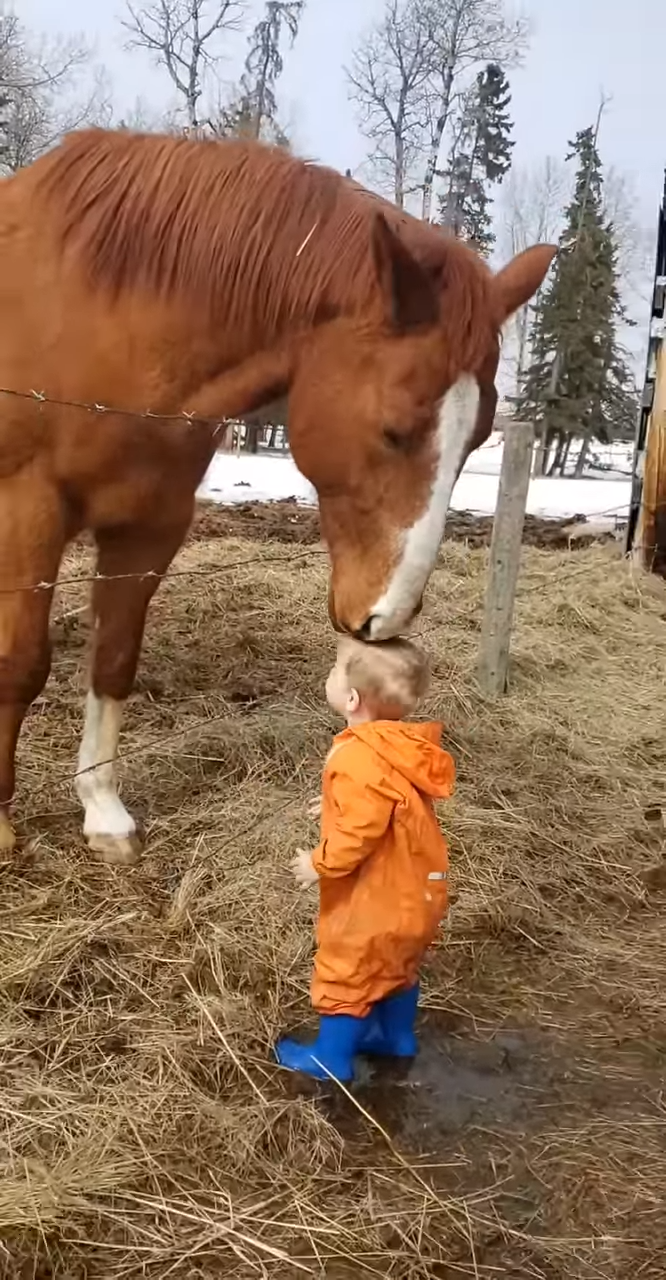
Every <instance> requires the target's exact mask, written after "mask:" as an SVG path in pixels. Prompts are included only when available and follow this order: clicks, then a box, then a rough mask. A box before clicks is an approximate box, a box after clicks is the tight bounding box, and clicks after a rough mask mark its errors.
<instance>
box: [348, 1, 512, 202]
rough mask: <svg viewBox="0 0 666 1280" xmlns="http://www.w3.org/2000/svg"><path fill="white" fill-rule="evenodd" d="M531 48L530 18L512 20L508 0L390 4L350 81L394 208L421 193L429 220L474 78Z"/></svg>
mask: <svg viewBox="0 0 666 1280" xmlns="http://www.w3.org/2000/svg"><path fill="white" fill-rule="evenodd" d="M526 42H527V24H526V22H525V20H524V19H523V18H520V17H512V16H510V15H507V14H506V12H505V7H504V0H386V8H385V11H384V15H383V17H382V18H381V19H380V20H379V21H378V22H376V23H375V24H374V25H373V26H372V27H371V28H370V30H369V31H368V33H367V34H366V36H365V37H364V38H363V40H362V41H361V43H360V45H359V47H358V49H357V50H356V52H355V54H354V57H353V61H352V65H351V68H350V69H349V70H348V72H347V76H348V79H349V82H350V85H351V89H352V95H353V97H354V98H355V100H356V102H357V103H358V105H359V109H360V119H361V128H362V130H363V132H364V133H365V135H366V137H367V138H368V139H369V141H370V143H371V145H372V156H371V162H372V165H373V168H374V171H375V173H376V174H377V175H378V177H379V178H380V180H382V181H383V182H386V179H387V177H388V176H389V175H390V177H391V179H392V187H393V195H394V198H395V201H396V203H397V204H399V205H401V206H402V205H404V202H405V198H406V196H407V195H408V194H410V193H412V192H414V191H417V190H420V192H421V215H422V217H423V218H425V219H427V220H430V218H431V215H432V204H433V190H434V186H435V181H436V179H437V178H438V176H439V175H440V172H441V168H442V166H441V163H440V157H441V154H442V150H443V147H444V143H445V137H446V135H447V134H448V135H450V138H449V140H450V143H451V145H452V146H453V145H455V135H456V121H457V119H458V115H459V108H460V107H461V105H462V103H463V101H464V98H465V94H466V91H467V90H468V88H469V85H470V82H471V81H472V80H473V77H474V74H475V72H476V71H478V70H479V69H480V67H481V66H483V65H485V64H486V63H488V62H496V63H499V64H500V65H501V66H502V67H504V68H507V67H510V66H512V65H515V64H516V63H517V62H518V61H519V59H520V57H521V55H522V52H523V50H524V48H525V46H526Z"/></svg>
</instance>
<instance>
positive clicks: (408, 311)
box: [372, 213, 439, 332]
mask: <svg viewBox="0 0 666 1280" xmlns="http://www.w3.org/2000/svg"><path fill="white" fill-rule="evenodd" d="M372 254H373V258H374V263H375V270H376V272H377V278H378V280H379V284H380V287H381V291H382V296H383V298H384V305H385V315H386V319H387V321H388V323H389V324H390V326H391V328H393V329H395V330H397V331H398V332H404V331H405V330H407V329H416V328H419V327H420V326H421V325H432V324H437V321H438V319H439V297H438V293H437V290H436V287H435V282H434V280H433V278H432V277H431V276H430V275H429V274H428V273H427V271H426V270H425V269H424V268H423V267H422V266H421V264H420V263H419V262H417V260H416V258H414V257H413V256H412V254H411V253H410V252H409V250H408V249H407V247H406V246H405V244H403V242H402V240H401V239H400V237H399V236H397V235H396V233H395V231H392V230H391V228H390V227H389V224H388V222H387V221H386V218H385V217H384V215H383V214H381V213H379V214H377V216H376V217H375V219H374V222H373V226H372Z"/></svg>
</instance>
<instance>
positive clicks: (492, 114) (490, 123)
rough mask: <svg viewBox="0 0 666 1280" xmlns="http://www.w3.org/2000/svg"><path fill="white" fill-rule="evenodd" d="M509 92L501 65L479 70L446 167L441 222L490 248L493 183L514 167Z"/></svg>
mask: <svg viewBox="0 0 666 1280" xmlns="http://www.w3.org/2000/svg"><path fill="white" fill-rule="evenodd" d="M510 102H511V92H510V89H509V83H508V81H507V79H506V76H505V75H504V72H503V71H502V69H501V67H499V66H497V64H496V63H489V64H488V66H487V67H486V68H485V70H484V71H481V72H479V75H478V76H477V78H476V81H475V83H474V86H473V88H472V90H471V91H470V93H469V94H468V95H467V98H466V101H465V102H464V104H463V108H462V112H461V117H460V121H459V125H458V129H457V131H456V140H455V142H454V144H453V147H452V148H451V152H450V154H449V161H448V165H447V167H446V169H445V170H444V172H443V175H442V176H443V177H444V183H445V192H444V195H442V196H440V198H439V203H440V219H439V220H440V223H441V224H442V225H443V226H446V227H449V228H450V230H451V231H453V234H454V235H456V236H458V237H460V238H461V239H463V240H469V241H470V242H471V243H472V244H474V245H475V247H476V248H477V249H479V251H480V252H481V253H485V254H487V253H488V252H489V251H490V249H491V248H492V245H493V244H494V241H495V236H494V234H493V230H492V219H491V215H490V204H491V195H490V192H489V189H488V188H489V187H491V186H493V185H494V184H495V183H500V182H501V181H502V179H503V178H504V176H505V174H507V173H508V171H509V169H510V167H511V152H512V150H513V146H514V143H513V142H512V141H511V136H510V135H511V132H512V130H513V124H512V122H511V118H510V115H509V104H510Z"/></svg>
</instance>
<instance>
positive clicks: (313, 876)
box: [291, 849, 319, 888]
mask: <svg viewBox="0 0 666 1280" xmlns="http://www.w3.org/2000/svg"><path fill="white" fill-rule="evenodd" d="M291 869H292V871H293V873H294V877H295V879H296V880H297V881H298V883H299V884H300V885H302V886H303V888H308V887H309V886H310V885H311V884H316V883H317V881H318V879H319V876H318V875H317V872H316V871H315V869H314V867H313V865H312V854H311V853H310V852H309V850H308V849H297V850H296V857H295V858H294V860H293V862H292V864H291Z"/></svg>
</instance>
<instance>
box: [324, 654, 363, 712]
mask: <svg viewBox="0 0 666 1280" xmlns="http://www.w3.org/2000/svg"><path fill="white" fill-rule="evenodd" d="M326 700H327V702H328V705H329V707H331V709H332V710H333V711H335V712H336V713H337V714H338V715H339V716H342V717H343V718H344V719H345V720H348V719H349V717H350V716H353V715H354V714H355V713H356V712H357V711H358V709H359V705H360V698H359V695H358V691H357V690H356V689H352V687H351V685H350V683H349V677H348V675H347V673H346V670H345V661H344V657H343V655H342V654H338V659H337V662H336V664H335V666H334V667H332V668H331V671H330V673H329V677H328V680H327V681H326Z"/></svg>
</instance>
